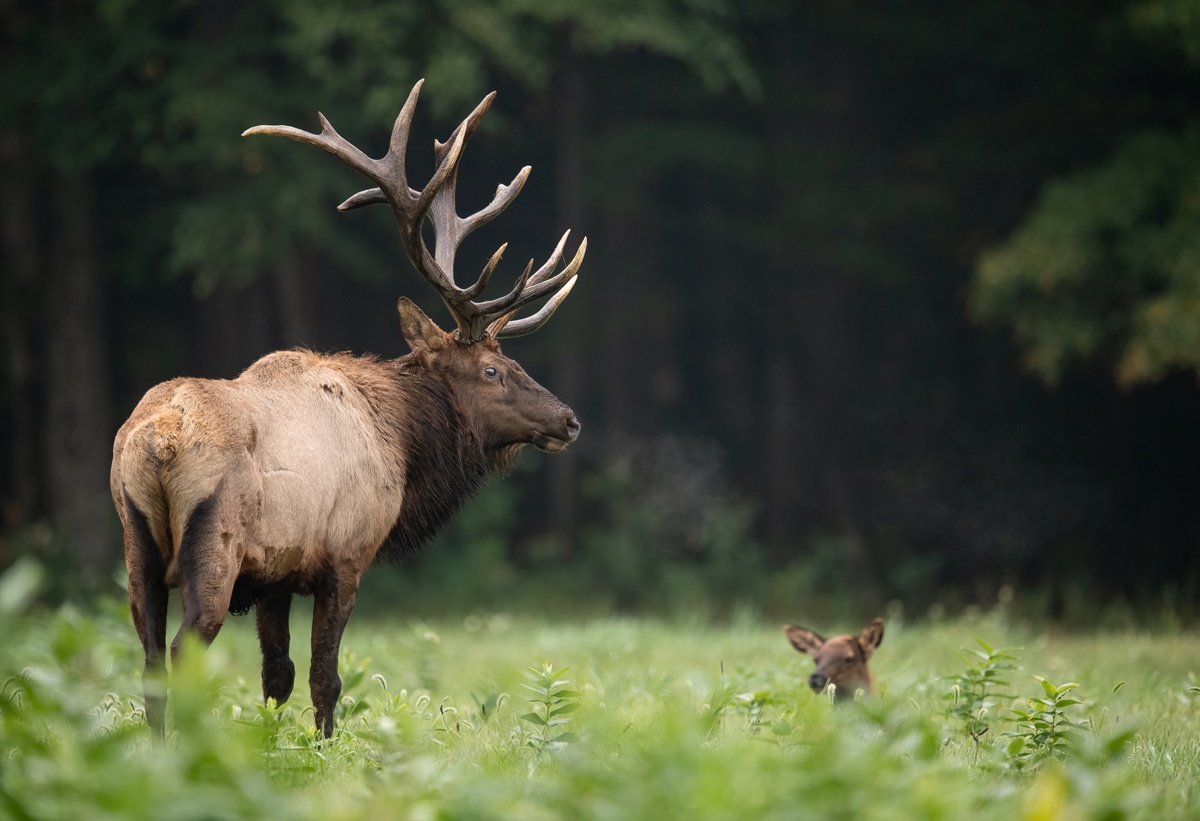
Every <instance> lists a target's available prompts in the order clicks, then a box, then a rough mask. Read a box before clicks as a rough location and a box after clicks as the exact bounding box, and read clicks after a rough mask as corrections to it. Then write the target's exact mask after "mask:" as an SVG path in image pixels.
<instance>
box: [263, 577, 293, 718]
mask: <svg viewBox="0 0 1200 821" xmlns="http://www.w3.org/2000/svg"><path fill="white" fill-rule="evenodd" d="M291 609H292V594H291V593H277V594H275V595H273V596H268V597H267V598H265V599H262V600H261V601H259V602H258V604H257V605H255V608H254V618H255V621H256V622H257V624H258V644H259V646H260V647H261V648H262V657H263V666H262V688H263V701H264V702H265V701H268V700H270V699H275V703H276V704H283V703H284V702H285V701H287V700H288V696H290V695H291V694H292V685H293V684H295V682H296V665H295V664H293V663H292V660H291V658H289V657H288V647H289V644H290V642H291V633H290V632H289V630H288V614H289V613H290V612H291Z"/></svg>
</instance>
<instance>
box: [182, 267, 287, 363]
mask: <svg viewBox="0 0 1200 821" xmlns="http://www.w3.org/2000/svg"><path fill="white" fill-rule="evenodd" d="M272 303H273V301H272V299H271V294H270V289H269V287H268V283H266V282H264V281H263V280H262V279H260V280H259V281H258V282H256V283H255V284H254V285H251V286H250V287H249V288H244V289H242V290H235V289H234V288H233V287H231V286H230V285H228V284H226V283H224V282H221V283H219V284H218V285H217V287H216V289H214V290H213V292H212V294H210V295H209V296H208V297H207V298H205V299H202V300H199V301H198V302H197V303H196V307H195V323H194V326H193V327H194V328H195V335H194V336H195V340H194V344H193V345H190V346H189V348H190V350H191V351H192V352H193V355H194V356H195V359H194V360H193V361H190V362H189V363H188V367H187V370H188V373H189V374H190V375H194V376H202V377H206V378H209V379H232V378H234V377H235V376H237V375H238V374H239V373H241V372H242V371H244V370H245V369H246V368H247V367H248V366H249V365H250V363H252V362H253V361H254V360H256V359H258V358H259V357H260V356H262V355H263V354H266V353H269V352H271V351H273V350H275V349H276V348H278V347H279V344H278V342H277V340H276V338H275V335H274V334H273V333H272V331H271V325H272V319H271V307H272Z"/></svg>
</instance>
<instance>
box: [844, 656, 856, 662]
mask: <svg viewBox="0 0 1200 821" xmlns="http://www.w3.org/2000/svg"><path fill="white" fill-rule="evenodd" d="M853 662H854V656H846V663H847V664H852V663H853Z"/></svg>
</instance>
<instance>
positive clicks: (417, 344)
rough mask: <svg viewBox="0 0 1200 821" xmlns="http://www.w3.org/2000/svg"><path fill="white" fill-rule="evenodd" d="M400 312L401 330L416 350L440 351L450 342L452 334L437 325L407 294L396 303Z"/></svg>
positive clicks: (410, 345) (411, 346)
mask: <svg viewBox="0 0 1200 821" xmlns="http://www.w3.org/2000/svg"><path fill="white" fill-rule="evenodd" d="M396 311H397V312H398V313H399V314H400V330H401V332H402V333H403V334H404V338H405V339H406V340H407V341H408V346H409V347H410V348H412V349H413V350H414V351H425V352H426V353H433V352H434V351H440V350H442V349H443V348H445V347H446V345H447V344H449V342H450V335H449V334H447V333H446V332H445V331H443V330H442V329H441V328H439V327H438V326H437V324H436V323H434V321H433V320H432V319H430V318H429V317H428V316H426V315H425V312H424V311H422V310H421V309H420V308H418V307H417V304H416V303H415V302H413V301H412V300H411V299H409V298H408V297H406V296H402V297H400V301H399V302H397V303H396Z"/></svg>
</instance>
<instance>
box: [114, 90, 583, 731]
mask: <svg viewBox="0 0 1200 821" xmlns="http://www.w3.org/2000/svg"><path fill="white" fill-rule="evenodd" d="M420 89H421V82H418V83H417V84H416V85H415V86H414V87H413V89H412V92H411V93H410V94H409V96H408V100H407V101H406V102H405V104H404V107H403V109H402V110H401V112H400V115H399V117H398V118H397V119H396V124H395V127H394V128H393V130H392V135H391V143H390V146H389V149H388V152H387V154H386V155H385V156H384V157H383V158H382V159H378V160H375V159H370V158H368V157H367V156H366V155H365V154H363V152H362V151H360V150H359V149H357V148H356V147H355V146H353V145H352V144H350V143H349V142H347V141H346V140H345V139H344V138H342V137H341V136H340V135H339V134H338V133H337V132H336V131H335V130H334V128H333V126H331V125H330V124H329V122H328V121H327V120H326V119H325V117H324V116H322V115H318V116H319V117H320V123H321V131H320V133H318V134H312V133H308V132H306V131H302V130H300V129H297V128H292V127H290V126H273V125H272V126H255V127H254V128H251V129H248V130H247V131H246V132H245V133H244V134H243V136H246V135H251V134H268V135H275V136H280V137H287V138H288V139H292V140H296V141H299V142H303V143H308V144H309V145H313V146H316V147H318V148H322V149H324V150H325V151H328V152H329V153H330V154H333V155H334V156H335V157H337V158H338V159H340V160H342V161H343V162H344V163H346V164H347V165H349V166H350V167H351V168H353V169H354V170H355V171H358V172H359V173H360V174H362V175H363V176H365V177H367V179H369V180H370V181H371V182H372V183H374V184H375V186H376V187H374V188H370V189H368V190H365V191H361V192H359V193H358V194H355V195H354V196H352V197H350V198H349V199H348V200H346V201H345V202H344V203H342V204H341V205H340V206H338V209H339V210H341V211H348V210H351V209H354V208H359V207H362V206H366V205H372V204H376V203H386V204H388V205H390V206H391V209H392V213H393V215H394V216H395V219H396V222H397V223H398V225H399V229H400V237H401V241H402V243H403V246H404V249H405V253H406V255H407V257H408V259H409V260H410V261H411V263H412V264H413V266H414V267H415V268H416V269H417V271H418V272H419V273H420V274H421V275H422V276H423V277H424V278H425V280H427V281H428V282H429V284H431V285H432V286H433V287H434V289H436V291H437V293H438V294H439V296H440V297H441V299H442V301H443V302H444V303H445V305H446V307H447V308H449V309H450V313H451V315H452V316H453V318H454V322H455V325H456V328H455V330H454V331H453V332H452V333H450V332H446V331H443V330H442V329H441V328H439V327H438V326H437V325H436V324H434V322H433V321H432V320H431V319H430V318H429V317H428V316H426V315H425V314H424V313H423V312H422V311H421V310H420V309H419V308H418V307H417V306H416V305H415V304H413V303H412V302H411V301H409V300H408V299H406V298H401V299H400V301H399V304H398V311H399V314H400V328H401V331H402V332H403V335H404V338H405V339H406V340H407V342H408V345H409V347H410V348H411V349H412V350H411V352H410V353H409V354H407V355H405V356H402V357H400V358H398V359H394V360H381V359H377V358H374V357H370V356H352V355H349V354H330V355H326V354H318V353H314V352H312V351H308V350H300V349H297V350H290V351H279V352H276V353H271V354H268V355H266V356H264V357H263V358H261V359H259V360H258V361H257V362H255V363H254V364H252V365H251V366H250V367H249V368H247V369H246V370H245V371H244V372H243V373H242V374H241V375H240V376H238V377H237V378H236V379H233V380H224V379H190V378H180V379H173V380H171V381H169V382H164V383H162V384H161V385H158V386H156V387H154V388H151V389H150V391H149V392H148V393H147V394H146V395H145V397H143V398H142V400H141V402H139V403H138V405H137V407H136V408H135V409H134V411H133V414H132V415H131V416H130V417H129V420H128V421H127V422H125V424H124V425H122V426H121V429H120V430H119V431H118V433H117V437H116V441H115V443H114V445H113V462H112V473H111V490H112V496H113V502H114V504H115V505H116V508H117V512H118V514H119V516H120V518H121V523H122V525H123V526H124V531H125V564H126V568H127V570H128V573H129V601H130V609H131V611H132V615H133V623H134V626H135V627H136V628H137V633H138V637H139V638H140V639H141V641H142V645H143V647H144V649H145V654H146V666H145V672H144V674H143V678H144V680H145V684H144V687H145V690H146V715H147V719H148V721H149V723H150V725H151V727H152V728H154V729H155V730H156V731H157V733H159V734H161V733H162V732H163V721H164V709H165V695H164V693H165V691H164V690H163V689H162V685H161V683H157V682H156V683H153V684H152V682H154V681H155V679H160V678H161V677H162V676H164V675H165V670H166V658H165V657H166V610H167V600H168V595H169V593H168V591H169V589H170V588H179V589H180V590H181V591H182V598H183V610H184V615H183V623H182V625H181V627H180V629H179V633H178V634H177V635H176V636H175V639H174V641H173V642H172V643H171V656H172V662H174V661H175V658H176V656H177V655H178V651H179V646H180V640H181V637H182V636H183V635H184V634H185V633H188V632H193V633H195V634H196V635H197V636H198V637H199V639H200V640H201V641H203V642H204V643H205V644H208V643H210V642H212V640H213V639H214V638H215V637H216V635H217V633H218V631H219V630H220V629H221V625H222V624H223V623H224V621H225V617H226V614H228V613H231V612H232V613H245V612H248V611H249V610H250V609H251V608H254V610H255V620H256V623H257V628H258V638H259V644H260V646H261V648H262V657H263V663H262V690H263V698H264V699H275V700H276V702H280V703H282V702H283V701H285V700H286V699H287V698H288V696H289V695H290V694H291V692H292V685H293V683H294V681H295V666H294V665H293V663H292V661H291V659H290V658H289V657H288V644H289V633H288V613H289V609H290V607H291V601H292V596H293V595H304V596H307V595H311V596H312V597H313V600H314V606H313V627H312V666H311V668H310V671H309V684H310V686H311V689H312V700H313V706H314V708H315V718H316V724H317V728H318V730H320V731H321V732H323V733H324V734H325V736H326V737H329V736H330V735H331V734H332V732H333V710H334V706H335V704H336V703H337V700H338V696H339V695H340V693H341V680H340V679H339V678H338V671H337V659H338V648H339V645H340V644H341V639H342V631H343V629H344V628H345V626H346V620H347V618H348V617H349V616H350V611H351V610H352V609H353V607H354V601H355V597H356V594H357V591H358V586H359V580H360V578H361V577H362V574H363V572H364V571H365V570H366V569H367V567H368V566H370V565H371V564H372V563H374V562H376V561H377V560H380V559H385V558H395V557H400V556H403V555H406V554H411V553H412V552H413V551H416V550H418V549H419V548H420V547H421V546H422V545H424V544H425V543H426V542H427V541H429V539H430V538H431V537H432V536H433V535H434V534H435V533H437V531H438V530H439V528H441V527H442V526H443V525H444V524H445V523H446V522H447V521H448V520H449V519H450V517H451V516H453V514H454V513H455V512H456V511H457V510H458V508H459V507H460V506H461V505H462V503H463V502H464V501H465V500H466V499H467V498H468V497H469V496H471V494H472V493H474V492H475V491H476V490H477V489H478V488H480V487H481V486H482V485H483V483H484V482H485V481H486V480H487V478H488V477H489V476H490V475H492V474H495V473H503V472H505V471H506V470H507V469H508V468H509V466H510V465H511V464H512V462H513V460H514V459H515V458H516V456H517V453H518V452H519V451H520V450H521V449H522V448H523V447H525V446H526V445H533V446H534V447H536V448H537V449H539V450H542V451H546V452H549V453H557V452H558V451H560V450H562V449H563V448H564V447H566V446H567V445H568V444H569V443H571V442H573V441H574V440H575V438H576V437H577V436H578V435H579V429H580V425H579V422H578V421H577V420H576V418H575V414H574V413H573V412H572V411H571V409H570V408H569V407H567V406H566V405H565V404H563V403H562V402H561V401H559V399H557V398H556V397H555V396H554V395H553V394H551V393H550V392H549V391H547V390H546V389H545V388H543V387H542V386H541V385H539V384H538V383H537V382H535V381H534V380H533V379H532V378H530V377H529V376H528V375H527V374H526V373H525V371H524V370H522V369H521V366H520V365H518V364H517V363H516V362H515V361H513V360H512V359H509V358H508V357H506V356H505V355H504V354H502V353H501V352H500V345H499V340H500V339H502V338H506V337H513V336H519V335H522V334H527V333H530V332H531V331H534V330H537V329H538V328H539V327H541V326H542V324H544V323H545V322H546V320H547V319H548V318H549V317H550V315H551V314H552V313H554V310H555V309H556V308H557V307H558V306H559V305H560V304H561V303H562V301H563V300H564V299H565V298H566V296H567V294H568V293H569V292H570V290H571V288H572V286H573V285H574V284H575V280H576V272H577V271H578V270H579V266H580V264H581V263H582V262H583V256H584V252H585V251H586V247H587V241H586V240H584V241H583V242H581V243H580V245H579V249H578V251H577V252H576V254H575V256H574V258H573V259H572V260H571V262H570V263H569V264H568V265H566V267H565V268H563V269H562V270H559V265H560V263H561V262H562V259H563V248H564V246H565V245H566V242H567V236H568V234H569V232H568V234H564V235H563V237H562V239H561V240H560V241H559V243H558V246H557V247H556V248H555V249H554V251H553V253H552V254H551V255H550V257H549V259H548V260H547V261H546V262H545V264H543V265H542V266H541V267H539V268H538V269H537V270H536V271H535V270H532V268H533V263H532V262H531V263H530V264H529V265H528V266H527V267H526V268H525V271H524V273H522V274H521V276H520V277H519V278H518V279H517V282H516V285H515V286H514V287H513V288H512V289H511V290H510V291H509V292H508V293H507V294H506V295H504V296H501V297H497V298H494V299H490V300H486V301H481V300H480V295H481V294H482V293H483V290H484V288H485V287H486V286H487V284H488V281H489V279H490V278H491V276H492V273H493V272H494V271H495V269H496V265H497V263H498V262H499V261H500V257H501V254H502V253H503V252H504V249H505V247H506V246H504V245H502V246H501V247H500V249H499V250H498V251H496V253H495V254H494V255H493V256H492V257H491V259H490V260H489V261H488V262H487V264H486V265H485V266H484V268H483V272H482V273H481V274H480V276H479V277H478V279H477V280H476V281H475V283H474V284H472V285H470V286H468V287H459V286H458V285H457V284H455V271H454V256H455V252H456V251H457V249H458V247H459V245H460V243H461V242H462V241H463V239H464V238H465V237H466V236H467V235H468V234H470V233H471V232H472V231H474V230H475V229H476V228H478V227H479V226H481V225H483V224H485V223H487V222H489V221H490V220H492V219H493V218H494V217H496V216H497V215H498V214H499V213H500V212H501V211H503V210H504V209H505V208H506V207H507V206H508V204H509V203H511V202H512V200H513V198H514V197H516V195H517V194H518V193H519V192H520V190H521V188H522V186H523V185H524V184H525V181H526V179H527V178H528V176H529V171H530V169H529V167H528V166H526V167H525V168H523V169H521V171H520V173H518V174H517V176H516V178H515V179H514V180H513V181H512V182H511V183H509V184H508V185H500V186H499V187H498V188H497V189H496V193H495V195H494V197H493V199H492V201H491V202H490V203H489V204H488V205H487V206H486V207H484V208H483V209H482V210H480V211H478V212H477V213H475V214H472V215H470V216H468V217H460V216H458V213H457V209H456V207H455V185H456V181H457V174H458V166H459V159H460V157H461V156H462V151H463V145H464V144H465V143H466V141H467V140H468V139H469V138H470V137H471V135H472V134H473V133H474V132H475V130H476V128H477V127H478V126H479V122H480V120H481V119H482V117H483V115H484V114H485V113H486V112H487V110H488V108H489V106H490V105H491V103H492V99H493V98H494V97H495V94H494V93H493V94H490V95H488V96H487V97H486V98H485V99H484V100H483V101H482V102H481V103H480V104H479V105H478V106H477V107H476V108H475V110H474V111H473V112H471V114H470V116H468V117H467V118H466V119H465V120H464V121H463V122H462V123H461V124H460V125H459V126H458V127H457V128H456V129H455V130H454V132H453V133H452V134H451V135H450V138H449V140H447V141H446V142H445V143H441V142H437V141H435V142H434V154H435V159H436V169H435V171H434V173H433V176H432V178H431V179H430V181H429V183H428V184H427V185H426V186H425V187H424V188H423V189H421V190H419V191H417V190H413V189H411V188H409V185H408V181H407V177H406V173H405V152H406V150H407V145H408V137H409V130H410V127H411V123H412V117H413V110H414V109H415V107H416V103H417V96H418V94H419V92H420ZM426 220H428V221H429V222H430V223H432V226H433V239H434V251H433V253H430V251H429V249H428V247H427V246H426V244H425V240H424V238H423V236H422V228H423V224H424V222H425V221H426ZM544 297H548V301H546V302H545V304H544V305H543V306H542V307H541V308H540V309H539V310H537V311H536V312H534V313H533V314H532V315H530V316H526V317H524V318H520V319H517V318H515V315H516V314H517V313H518V312H519V311H521V310H522V309H523V308H525V307H526V306H528V305H529V304H530V303H533V302H534V301H536V300H539V299H541V298H544Z"/></svg>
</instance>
